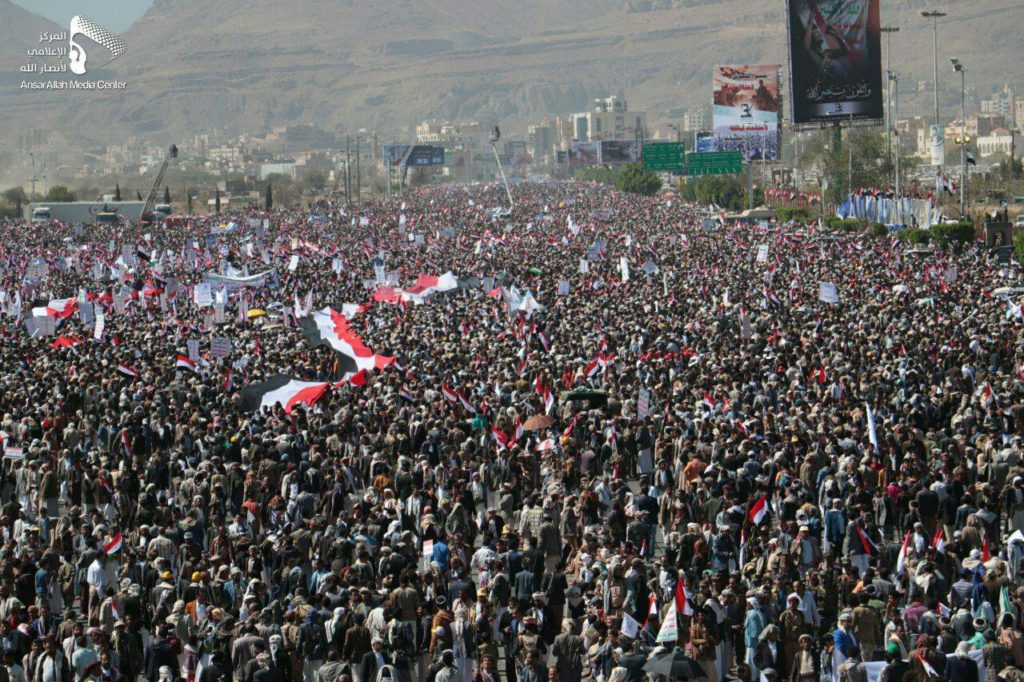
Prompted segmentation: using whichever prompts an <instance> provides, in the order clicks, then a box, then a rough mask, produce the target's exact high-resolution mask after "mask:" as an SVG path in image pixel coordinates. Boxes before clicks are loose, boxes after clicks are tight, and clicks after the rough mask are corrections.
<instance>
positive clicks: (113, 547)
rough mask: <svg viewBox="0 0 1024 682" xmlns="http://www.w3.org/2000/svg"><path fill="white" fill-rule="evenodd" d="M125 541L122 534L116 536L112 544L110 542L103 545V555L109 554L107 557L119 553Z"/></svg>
mask: <svg viewBox="0 0 1024 682" xmlns="http://www.w3.org/2000/svg"><path fill="white" fill-rule="evenodd" d="M123 540H124V535H123V534H122V533H121V532H118V534H117V535H115V536H114V537H112V538H111V539H110V542H108V543H107V544H105V545H103V553H104V554H107V555H110V554H114V553H115V552H117V551H118V550H120V549H121V545H122V544H123Z"/></svg>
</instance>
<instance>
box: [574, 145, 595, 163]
mask: <svg viewBox="0 0 1024 682" xmlns="http://www.w3.org/2000/svg"><path fill="white" fill-rule="evenodd" d="M595 163H600V159H599V158H598V146H597V142H570V143H569V165H570V166H589V165H591V164H595Z"/></svg>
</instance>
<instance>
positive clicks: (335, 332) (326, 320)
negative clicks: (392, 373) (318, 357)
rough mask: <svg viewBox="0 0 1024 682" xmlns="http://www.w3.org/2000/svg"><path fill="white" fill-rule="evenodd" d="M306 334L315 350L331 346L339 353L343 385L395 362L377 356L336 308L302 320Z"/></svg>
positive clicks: (316, 313) (326, 309)
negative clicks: (354, 375) (366, 371)
mask: <svg viewBox="0 0 1024 682" xmlns="http://www.w3.org/2000/svg"><path fill="white" fill-rule="evenodd" d="M301 324H302V334H303V336H305V337H306V338H307V339H309V342H310V343H311V344H312V345H313V347H316V346H319V345H321V344H327V345H328V346H330V347H331V348H333V349H334V352H335V353H337V356H338V357H337V359H338V363H337V365H338V372H339V373H340V374H341V379H342V381H344V380H346V379H349V378H350V377H351V376H352V375H353V374H355V373H356V372H359V371H360V370H374V369H384V368H385V367H387V366H388V365H390V364H391V363H393V362H394V361H395V359H394V358H393V357H385V356H383V355H377V354H375V353H373V351H371V350H370V349H369V348H367V347H366V345H365V344H364V343H363V340H362V339H360V338H359V336H358V335H357V334H356V333H355V332H353V331H352V330H351V329H350V328H349V326H348V320H346V319H345V316H344V315H342V314H341V313H339V312H338V311H336V310H334V309H333V308H324V309H323V310H319V311H317V312H315V313H313V314H312V315H307V316H306V317H303V318H302V319H301Z"/></svg>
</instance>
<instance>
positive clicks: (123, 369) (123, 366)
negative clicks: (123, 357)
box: [117, 362, 139, 379]
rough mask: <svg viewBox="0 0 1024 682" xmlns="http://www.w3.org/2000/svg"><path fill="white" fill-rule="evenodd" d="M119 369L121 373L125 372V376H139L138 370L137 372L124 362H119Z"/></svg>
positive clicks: (133, 377) (134, 377)
mask: <svg viewBox="0 0 1024 682" xmlns="http://www.w3.org/2000/svg"><path fill="white" fill-rule="evenodd" d="M117 371H118V372H120V373H121V374H124V375H125V376H129V377H131V378H132V379H137V378H138V377H139V373H138V372H136V371H135V370H134V369H132V368H131V367H129V366H128V365H126V364H124V363H123V362H119V363H117Z"/></svg>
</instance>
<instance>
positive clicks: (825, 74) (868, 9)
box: [786, 0, 883, 125]
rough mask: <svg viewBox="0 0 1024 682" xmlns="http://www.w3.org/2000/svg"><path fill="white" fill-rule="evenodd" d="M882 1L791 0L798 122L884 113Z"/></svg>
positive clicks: (792, 78)
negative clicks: (880, 4) (880, 6)
mask: <svg viewBox="0 0 1024 682" xmlns="http://www.w3.org/2000/svg"><path fill="white" fill-rule="evenodd" d="M878 4H879V2H878V0H787V3H786V14H787V17H788V19H789V54H790V59H789V62H790V83H791V94H792V119H793V123H794V124H797V125H799V124H802V123H820V122H822V121H829V120H836V119H846V120H851V119H852V120H875V121H877V120H880V119H881V118H882V113H883V112H882V49H881V31H880V27H881V21H880V18H879V9H878Z"/></svg>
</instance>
